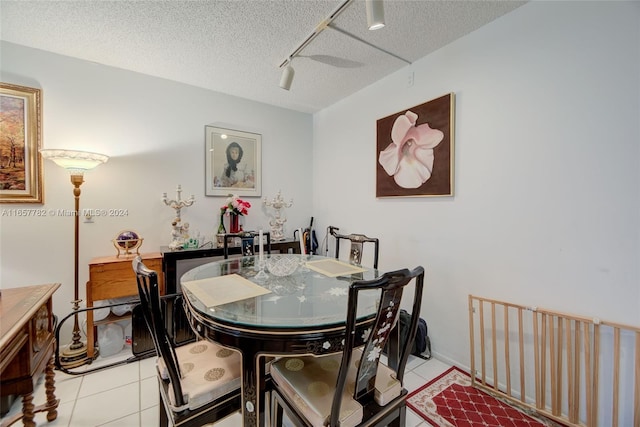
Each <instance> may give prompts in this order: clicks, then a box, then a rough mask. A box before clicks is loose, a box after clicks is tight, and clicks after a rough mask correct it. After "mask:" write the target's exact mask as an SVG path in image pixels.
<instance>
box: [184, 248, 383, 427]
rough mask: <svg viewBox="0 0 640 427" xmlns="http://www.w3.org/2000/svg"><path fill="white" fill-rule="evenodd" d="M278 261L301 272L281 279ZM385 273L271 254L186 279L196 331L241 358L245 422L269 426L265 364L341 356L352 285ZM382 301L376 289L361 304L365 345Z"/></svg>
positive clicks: (204, 268)
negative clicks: (287, 358)
mask: <svg viewBox="0 0 640 427" xmlns="http://www.w3.org/2000/svg"><path fill="white" fill-rule="evenodd" d="M276 261H277V262H279V263H281V264H294V265H293V268H295V270H294V271H293V272H291V273H290V274H286V275H277V274H274V273H277V272H276V271H275V267H273V263H275V262H276ZM267 266H270V267H272V268H271V270H270V269H269V267H267ZM278 274H282V273H281V272H280V273H278ZM378 275H379V273H378V270H375V269H371V268H366V267H362V266H357V265H352V264H349V263H347V262H343V261H338V260H336V259H334V258H328V257H323V256H318V255H299V254H273V255H267V254H264V255H262V256H260V255H256V256H251V257H242V258H230V259H226V260H220V261H216V262H211V263H208V264H204V265H201V266H199V267H196V268H194V269H192V270H189V271H188V272H186V273H185V274H184V275H183V276H182V277H181V279H180V282H181V286H182V290H183V294H184V295H185V298H184V304H185V312H186V314H187V318H188V320H189V323H190V325H191V327H192V328H193V329H194V331H196V333H197V334H198V335H199V336H200V337H203V338H205V339H209V340H212V341H215V342H218V343H220V344H222V345H226V346H229V347H232V348H236V349H238V350H239V351H240V352H241V353H242V361H243V362H242V363H243V367H242V376H243V378H242V402H243V403H242V411H243V425H245V426H257V425H260V426H262V425H266V424H267V423H266V420H265V419H264V418H265V408H266V404H265V398H264V391H265V390H266V385H267V384H266V377H267V375H266V371H265V366H266V365H265V360H267V359H268V358H271V357H277V356H287V355H292V354H315V355H322V354H330V353H336V352H339V351H342V344H343V339H344V327H345V322H346V315H347V300H348V290H349V286H350V284H351V283H352V282H353V281H355V280H371V279H375V278H377V277H378ZM379 297H380V293H379V292H376V291H371V292H364V293H363V294H362V295H361V296H360V298H359V299H358V308H357V310H358V316H357V318H358V321H359V322H360V325H359V332H358V334H359V335H361V336H360V337H357V338H356V339H357V340H360V339H362V340H364V337H365V334H366V329H367V327H368V326H369V325H370V324H371V323H372V322H373V317H374V316H375V313H376V309H377V304H378V300H379Z"/></svg>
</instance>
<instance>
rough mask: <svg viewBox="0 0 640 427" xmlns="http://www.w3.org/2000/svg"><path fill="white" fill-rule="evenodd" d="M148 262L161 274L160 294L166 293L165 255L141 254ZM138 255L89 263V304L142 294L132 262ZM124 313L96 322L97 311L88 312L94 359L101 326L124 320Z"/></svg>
mask: <svg viewBox="0 0 640 427" xmlns="http://www.w3.org/2000/svg"><path fill="white" fill-rule="evenodd" d="M140 256H141V257H142V260H143V262H144V264H145V265H146V266H147V267H149V268H150V269H151V270H155V271H156V272H157V273H158V284H159V285H160V293H161V294H164V275H163V273H162V254H161V253H160V252H153V253H147V254H141V255H140ZM133 258H134V256H131V255H128V256H120V257H116V256H107V257H98V258H94V259H92V260H91V261H90V262H89V281H88V282H87V307H93V303H94V302H95V301H98V300H107V299H114V298H122V297H130V296H137V295H138V286H137V284H136V275H135V274H134V272H133V267H132V265H131V261H132V260H133ZM122 318H123V316H115V315H114V314H110V315H109V316H108V317H107V318H106V319H103V320H100V321H97V322H94V321H93V310H89V311H87V356H88V357H89V359H93V358H94V357H95V356H96V355H97V354H96V351H95V343H96V339H97V333H96V331H97V325H98V324H100V323H109V322H115V321H118V320H122Z"/></svg>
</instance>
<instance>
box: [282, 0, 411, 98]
mask: <svg viewBox="0 0 640 427" xmlns="http://www.w3.org/2000/svg"><path fill="white" fill-rule="evenodd" d="M354 1H355V0H346V1H344V2H343V3H342V4H340V6H338V7H337V8H336V9H335V10H334V11H333V12H332V13H331V15H329V16H328V17H327V18H326V19H324V20H323V21H321V22H320V23H319V24H318V25H317V26H316V28H315V29H314V30H313V32H312V33H311V34H309V36H307V38H306V39H304V41H303V42H302V43H300V44H299V45H298V47H296V48H295V49H294V50H293V51H292V52H291V54H289V56H287V58H286V59H285V60H284V61H282V63H280V66H279V68H282V67H285V68H284V70H282V76H281V77H280V87H281V88H282V89H285V90H289V89H291V83H292V82H293V76H294V75H295V71H294V69H293V66H292V65H291V63H292V61H293V58H295V57H296V56H298V55H299V54H300V52H302V50H303V49H304V48H305V47H307V46H308V45H309V44H310V43H311V42H312V41H313V40H314V39H315V38H316V37H317V36H318V34H320V33H321V32H322V31H324V30H325V29H326V28H331V29H333V30H335V31H337V32H339V33H341V34H344V35H346V36H349V37H351V38H352V39H354V40H357V41H359V42H361V43H364V44H366V45H367V46H369V47H372V48H374V49H376V50H378V51H380V52H383V53H386V54H387V55H390V56H392V57H394V58H396V59H399V60H400V61H403V62H406V63H407V64H409V65H411V62H410V61H408V60H406V59H404V58H401V57H399V56H398V55H396V54H394V53H392V52H389V51H388V50H385V49H382V48H380V47H378V46H376V45H374V44H372V43H369V42H368V41H366V40H363V39H361V38H360V37H358V36H356V35H354V34H351V33H349V32H348V31H345V30H342V29H340V28H338V27H336V26H334V25H332V23H333V21H334V20H335V19H336V18H337V17H338V16H339V15H340V14H341V13H342V12H343V11H344V10H345V9H346V8H347V7H349V6H350V5H351V4H352V3H353V2H354ZM382 2H383V0H365V6H366V9H367V25H368V28H369V29H370V30H377V29H379V28H382V27H384V9H383V3H382Z"/></svg>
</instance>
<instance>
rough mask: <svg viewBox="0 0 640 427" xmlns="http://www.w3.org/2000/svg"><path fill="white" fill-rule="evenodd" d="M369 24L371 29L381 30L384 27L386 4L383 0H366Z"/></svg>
mask: <svg viewBox="0 0 640 427" xmlns="http://www.w3.org/2000/svg"><path fill="white" fill-rule="evenodd" d="M365 6H366V7H367V25H368V26H369V29H370V30H379V29H380V28H382V27H384V5H383V4H382V0H366V1H365Z"/></svg>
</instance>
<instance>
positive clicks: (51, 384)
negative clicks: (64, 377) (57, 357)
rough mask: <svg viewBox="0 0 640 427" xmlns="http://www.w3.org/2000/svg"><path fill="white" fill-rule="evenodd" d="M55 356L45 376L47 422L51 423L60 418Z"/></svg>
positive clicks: (48, 364) (46, 369)
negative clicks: (54, 363) (54, 364)
mask: <svg viewBox="0 0 640 427" xmlns="http://www.w3.org/2000/svg"><path fill="white" fill-rule="evenodd" d="M53 359H54V358H53V356H52V357H51V359H49V362H48V363H47V367H46V368H45V370H44V372H45V376H44V388H45V394H46V396H47V402H46V404H45V406H46V408H47V421H49V422H51V421H53V420H55V419H56V418H57V417H58V410H57V408H58V403H59V401H58V400H57V399H56V394H55V392H56V385H55V382H56V381H55V373H54V371H53Z"/></svg>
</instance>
